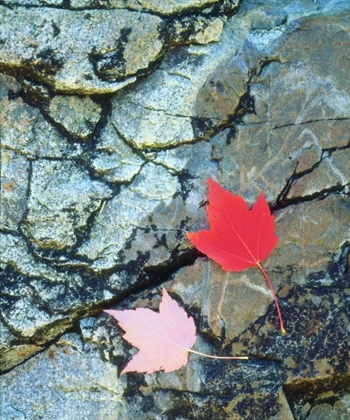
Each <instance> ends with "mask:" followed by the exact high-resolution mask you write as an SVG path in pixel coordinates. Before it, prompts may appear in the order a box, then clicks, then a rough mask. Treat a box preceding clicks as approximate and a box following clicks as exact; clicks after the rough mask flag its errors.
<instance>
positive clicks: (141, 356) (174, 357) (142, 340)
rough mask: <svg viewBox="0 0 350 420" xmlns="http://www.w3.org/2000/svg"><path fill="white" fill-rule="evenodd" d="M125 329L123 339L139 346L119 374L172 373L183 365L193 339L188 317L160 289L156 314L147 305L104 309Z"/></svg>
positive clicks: (193, 330) (193, 327)
mask: <svg viewBox="0 0 350 420" xmlns="http://www.w3.org/2000/svg"><path fill="white" fill-rule="evenodd" d="M104 312H107V313H108V314H110V315H112V316H113V318H115V319H116V320H117V321H118V323H119V326H120V327H121V328H122V329H123V330H125V331H126V333H125V334H124V335H123V338H125V340H127V341H129V342H130V343H131V344H132V345H133V346H135V347H137V348H138V349H139V352H138V353H137V354H135V356H134V357H133V358H132V359H131V360H130V362H129V363H128V364H127V365H126V367H125V368H124V369H123V370H122V372H121V374H123V373H126V372H145V373H152V372H155V371H157V370H164V372H172V371H174V370H177V369H180V367H182V366H184V365H186V363H187V360H188V352H189V351H190V349H191V347H192V346H193V344H194V343H195V341H196V327H195V325H194V321H193V318H192V317H188V316H187V313H186V311H185V310H184V309H183V308H181V307H180V306H179V305H178V303H177V302H176V300H174V299H172V298H171V297H170V296H169V294H168V293H167V291H166V290H165V289H163V297H162V301H161V303H160V305H159V313H158V312H154V311H152V310H151V309H147V308H137V309H135V310H133V309H128V310H125V311H115V310H107V311H104Z"/></svg>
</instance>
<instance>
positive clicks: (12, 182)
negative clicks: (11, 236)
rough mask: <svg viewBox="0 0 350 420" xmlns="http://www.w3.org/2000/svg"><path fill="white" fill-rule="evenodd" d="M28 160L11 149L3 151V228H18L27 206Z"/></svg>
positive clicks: (0, 220)
mask: <svg viewBox="0 0 350 420" xmlns="http://www.w3.org/2000/svg"><path fill="white" fill-rule="evenodd" d="M29 170H30V166H29V162H28V160H27V159H26V158H25V157H24V156H22V155H19V154H17V153H14V152H12V151H11V150H3V151H2V153H1V215H0V223H1V228H5V229H11V230H17V226H18V224H19V222H20V221H21V220H22V218H23V215H24V212H25V211H26V208H27V194H28V180H29Z"/></svg>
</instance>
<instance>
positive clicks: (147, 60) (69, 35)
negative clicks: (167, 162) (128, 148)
mask: <svg viewBox="0 0 350 420" xmlns="http://www.w3.org/2000/svg"><path fill="white" fill-rule="evenodd" d="M0 15H1V16H2V17H1V19H2V22H3V23H2V24H1V27H0V39H1V40H2V42H0V57H1V58H0V67H4V68H6V69H17V70H18V71H23V72H24V73H26V68H30V72H31V75H32V77H34V78H35V79H37V80H39V81H41V82H44V83H46V84H48V85H50V86H51V87H52V88H53V89H55V90H58V91H61V92H70V93H73V92H75V93H80V94H94V93H107V92H115V91H116V90H118V89H121V88H122V87H124V86H125V85H127V84H129V83H131V82H133V81H134V80H135V75H136V73H140V72H143V71H146V70H147V69H148V67H149V66H150V65H151V63H153V62H154V61H156V60H157V59H158V57H159V56H160V54H161V52H162V49H163V46H164V41H163V40H162V39H161V37H160V33H159V25H160V23H161V22H162V20H161V19H160V18H159V17H157V16H155V15H151V14H144V13H138V12H130V11H128V10H109V11H103V10H89V11H86V12H85V11H74V12H71V11H68V10H63V9H54V8H51V9H45V8H29V9H25V8H20V7H19V8H16V9H10V8H7V7H4V6H0ZM14 28H16V37H14V36H13V33H14ZM19 29H20V31H19ZM140 33H141V34H143V35H142V38H140V36H139V34H140ZM33 40H34V41H33ZM26 75H27V74H26Z"/></svg>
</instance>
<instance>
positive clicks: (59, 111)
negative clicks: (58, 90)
mask: <svg viewBox="0 0 350 420" xmlns="http://www.w3.org/2000/svg"><path fill="white" fill-rule="evenodd" d="M49 114H50V116H51V117H52V118H53V119H54V120H55V121H56V122H57V123H59V124H60V125H62V126H63V127H64V128H65V129H66V130H67V131H68V132H69V134H71V135H72V136H73V137H75V138H78V139H80V140H87V139H88V138H89V137H90V136H91V134H92V133H93V131H94V129H95V126H96V124H97V122H98V120H99V119H100V114H101V106H100V105H98V104H96V103H94V102H93V101H92V100H91V99H90V98H89V97H79V96H62V95H56V96H55V97H54V98H53V99H52V100H51V102H50V106H49Z"/></svg>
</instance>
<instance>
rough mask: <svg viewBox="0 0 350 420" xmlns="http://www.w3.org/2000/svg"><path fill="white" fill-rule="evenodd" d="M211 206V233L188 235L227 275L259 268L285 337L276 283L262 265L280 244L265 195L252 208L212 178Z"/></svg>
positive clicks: (209, 216)
mask: <svg viewBox="0 0 350 420" xmlns="http://www.w3.org/2000/svg"><path fill="white" fill-rule="evenodd" d="M208 190H209V194H208V198H209V205H208V206H207V211H208V219H209V224H210V230H201V231H199V232H197V233H187V237H188V238H189V240H190V241H191V242H192V244H193V245H194V246H195V247H196V248H197V249H198V250H199V251H201V252H203V254H205V255H207V256H208V257H209V258H211V259H213V260H214V261H215V262H217V263H218V264H220V265H221V267H222V269H223V270H225V271H243V270H244V269H246V268H248V267H254V266H257V267H258V268H259V269H260V271H261V272H262V274H263V276H264V277H265V279H266V281H267V283H268V285H269V287H270V289H271V292H272V296H273V298H274V301H275V303H276V307H277V312H278V317H279V320H280V326H281V331H282V333H285V329H284V326H283V320H282V314H281V310H280V307H279V304H278V301H277V297H276V294H275V291H274V289H273V286H272V283H271V281H270V279H269V278H268V276H267V274H266V272H265V270H264V269H263V267H262V266H261V264H260V263H261V261H263V260H264V259H265V258H266V257H268V256H269V255H270V253H271V252H272V250H273V249H274V247H275V246H276V244H277V241H278V237H277V236H276V235H275V223H274V217H273V215H272V214H271V212H270V209H269V206H268V205H267V202H266V199H265V197H264V194H263V193H261V194H260V195H259V197H258V199H257V201H256V202H255V204H254V205H253V207H252V208H251V210H249V207H248V205H247V203H246V202H245V201H244V200H243V198H242V197H241V196H240V195H234V194H232V193H231V192H229V191H226V190H224V189H223V188H222V187H221V185H220V184H218V183H217V182H215V181H213V180H212V179H210V178H208Z"/></svg>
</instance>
